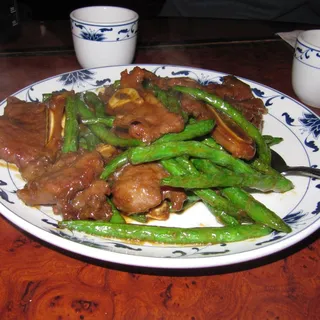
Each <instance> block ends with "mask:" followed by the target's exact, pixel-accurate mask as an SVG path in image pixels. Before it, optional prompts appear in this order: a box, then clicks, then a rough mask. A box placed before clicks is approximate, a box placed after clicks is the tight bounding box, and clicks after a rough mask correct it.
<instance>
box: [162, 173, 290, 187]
mask: <svg viewBox="0 0 320 320" xmlns="http://www.w3.org/2000/svg"><path fill="white" fill-rule="evenodd" d="M161 184H162V185H164V186H170V187H178V188H186V189H199V188H200V189H204V188H216V187H219V188H221V187H233V186H234V187H247V188H252V189H257V190H260V191H263V192H269V191H273V192H286V191H289V190H291V189H292V188H291V186H289V188H288V187H287V185H283V183H282V181H281V180H279V179H278V178H277V177H276V176H274V175H263V174H260V173H256V174H241V173H238V174H235V173H234V172H231V171H230V172H227V170H223V171H222V172H220V173H216V174H211V175H208V174H205V173H201V174H199V175H197V176H196V177H195V178H194V179H190V177H188V176H181V177H172V176H170V177H167V178H164V179H162V181H161Z"/></svg>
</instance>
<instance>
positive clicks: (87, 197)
mask: <svg viewBox="0 0 320 320" xmlns="http://www.w3.org/2000/svg"><path fill="white" fill-rule="evenodd" d="M109 194H110V187H109V185H108V184H107V183H106V182H105V181H103V180H95V181H93V182H92V183H91V185H90V186H89V187H88V188H87V189H84V190H83V191H80V192H78V193H77V194H76V196H75V197H74V199H73V200H72V201H71V205H69V208H68V210H63V208H59V207H58V206H57V207H56V208H55V210H57V212H58V213H59V212H62V211H64V212H65V214H64V219H75V218H76V219H80V220H87V219H93V220H110V218H111V216H112V210H111V207H110V205H109V204H108V202H107V201H106V195H109Z"/></svg>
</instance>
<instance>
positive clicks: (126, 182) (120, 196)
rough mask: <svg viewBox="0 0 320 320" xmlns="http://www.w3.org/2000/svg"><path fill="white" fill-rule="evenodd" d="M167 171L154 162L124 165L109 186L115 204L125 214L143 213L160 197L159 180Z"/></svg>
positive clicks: (158, 201) (156, 202) (158, 200)
mask: <svg viewBox="0 0 320 320" xmlns="http://www.w3.org/2000/svg"><path fill="white" fill-rule="evenodd" d="M166 176H168V173H167V172H166V171H165V170H164V169H163V168H162V167H161V166H160V165H159V164H156V163H148V164H140V165H130V164H129V165H126V166H125V167H124V168H123V169H122V170H121V171H120V172H119V173H118V174H117V176H116V177H115V181H114V183H113V185H112V187H111V193H112V200H113V202H114V204H115V206H116V207H117V208H118V209H119V210H120V211H122V212H124V213H127V214H134V213H145V212H148V211H149V210H150V209H152V208H155V207H157V206H158V205H159V204H160V203H161V201H162V199H163V196H162V192H161V186H160V181H161V179H163V178H164V177H166Z"/></svg>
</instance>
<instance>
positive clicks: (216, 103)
mask: <svg viewBox="0 0 320 320" xmlns="http://www.w3.org/2000/svg"><path fill="white" fill-rule="evenodd" d="M173 90H176V91H179V92H182V93H186V94H189V95H191V96H192V97H194V98H196V99H200V100H202V101H204V102H206V103H207V104H208V105H210V106H212V107H214V108H216V109H218V110H220V111H222V112H223V113H225V114H226V115H228V116H229V117H230V118H231V119H232V120H233V121H234V122H235V123H237V124H238V125H239V126H240V127H241V128H242V129H243V130H244V131H245V132H247V134H248V135H249V136H250V137H251V138H252V139H253V140H254V141H255V142H256V145H257V148H258V157H259V158H260V159H261V160H262V161H263V162H265V163H266V164H270V162H271V153H270V149H269V147H268V145H267V144H266V142H265V140H264V139H263V137H262V135H261V133H260V131H259V129H258V128H257V127H255V126H254V125H253V124H252V123H251V122H250V121H248V120H247V119H246V118H245V117H244V116H243V114H242V113H241V112H240V111H238V110H237V109H235V108H234V107H233V106H232V105H230V104H229V103H228V102H226V101H224V100H222V99H221V98H219V97H217V96H215V95H213V94H210V93H208V92H206V91H203V90H201V89H198V88H190V87H183V86H174V87H173Z"/></svg>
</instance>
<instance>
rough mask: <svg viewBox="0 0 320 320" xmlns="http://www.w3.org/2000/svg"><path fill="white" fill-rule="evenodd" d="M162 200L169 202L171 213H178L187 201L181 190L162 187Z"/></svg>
mask: <svg viewBox="0 0 320 320" xmlns="http://www.w3.org/2000/svg"><path fill="white" fill-rule="evenodd" d="M162 198H163V199H168V200H170V202H171V208H172V211H180V210H182V208H183V204H184V202H185V201H186V200H187V195H186V194H185V192H184V191H183V190H182V189H178V188H171V187H163V188H162Z"/></svg>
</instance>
